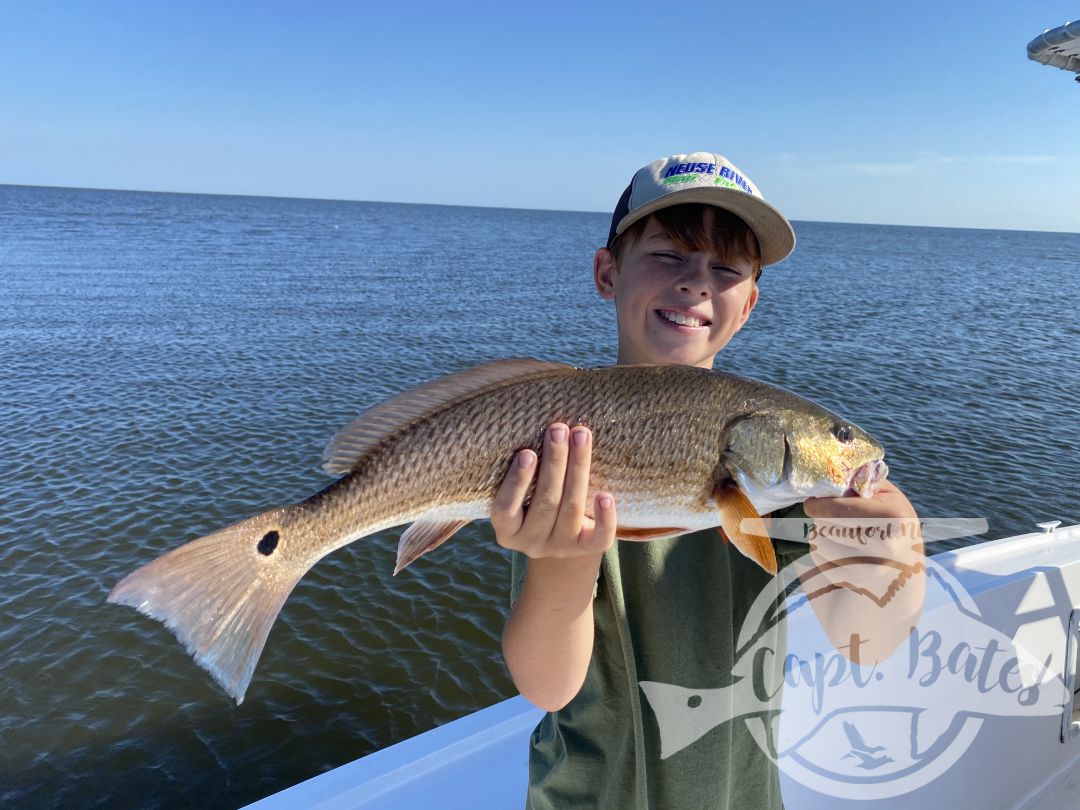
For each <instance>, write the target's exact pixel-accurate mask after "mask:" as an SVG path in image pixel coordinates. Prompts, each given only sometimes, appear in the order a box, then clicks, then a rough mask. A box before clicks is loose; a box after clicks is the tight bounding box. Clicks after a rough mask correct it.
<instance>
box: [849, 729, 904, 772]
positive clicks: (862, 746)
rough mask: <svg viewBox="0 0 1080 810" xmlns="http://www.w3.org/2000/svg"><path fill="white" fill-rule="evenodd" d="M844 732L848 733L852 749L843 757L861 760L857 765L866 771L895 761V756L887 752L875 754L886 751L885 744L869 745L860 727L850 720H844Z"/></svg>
mask: <svg viewBox="0 0 1080 810" xmlns="http://www.w3.org/2000/svg"><path fill="white" fill-rule="evenodd" d="M844 733H845V734H846V735H847V738H848V742H850V743H851V750H850V751H849V752H848V753H846V754H844V756H842V757H841V759H847V758H849V757H854V758H856V759H858V760H859V764H858V765H856V766H855V767H857V768H862V769H863V770H866V771H872V770H874V769H875V768H880V767H881V766H882V765H888V764H889V763H890V762H892V761H893V758H892V757H890V756H888V755H887V754H886V755H884V756H880V757H877V756H874V754H877V753H878V752H880V751H884V750H885V746H884V745H867V744H866V740H864V739H863V736H862V734H861V733H860V732H859V729H858V728H856V727H855V724H854V723H852V722H851V721H849V720H845V721H844Z"/></svg>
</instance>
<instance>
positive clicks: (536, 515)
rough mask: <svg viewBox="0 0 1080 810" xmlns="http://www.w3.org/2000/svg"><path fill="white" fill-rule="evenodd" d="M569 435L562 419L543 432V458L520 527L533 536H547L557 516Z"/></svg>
mask: <svg viewBox="0 0 1080 810" xmlns="http://www.w3.org/2000/svg"><path fill="white" fill-rule="evenodd" d="M569 434H570V431H569V429H568V428H567V427H566V425H564V424H562V423H561V422H556V423H555V424H553V425H552V426H551V427H549V428H548V429H547V431H546V432H545V434H544V460H543V462H542V463H541V464H540V473H539V475H538V477H537V479H536V489H535V490H534V491H533V496H532V501H531V502H530V503H529V511H528V514H527V515H526V516H525V524H524V526H523V528H525V529H527V530H528V533H529V534H530V535H531V536H533V537H547V536H548V535H550V534H551V531H552V529H553V528H554V527H555V521H556V520H557V519H558V517H559V507H560V505H561V504H562V497H563V482H564V480H565V478H566V459H567V456H568V455H569V451H570V448H569Z"/></svg>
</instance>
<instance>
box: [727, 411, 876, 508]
mask: <svg viewBox="0 0 1080 810" xmlns="http://www.w3.org/2000/svg"><path fill="white" fill-rule="evenodd" d="M807 404H808V405H812V403H807ZM884 457H885V450H884V449H883V448H882V446H881V445H880V444H879V443H878V442H877V440H875V439H874V437H873V436H871V435H870V434H869V433H867V432H866V431H865V430H863V429H862V428H860V427H859V426H858V425H855V424H853V423H851V422H849V421H847V420H846V419H843V418H841V417H839V416H837V415H835V414H833V413H831V412H829V411H827V410H825V409H824V408H821V407H819V406H816V405H814V406H813V407H797V408H777V409H769V410H762V411H756V412H754V413H751V414H749V415H747V416H744V417H742V418H739V419H738V420H736V421H735V422H734V423H733V424H732V425H731V426H730V427H729V429H728V431H727V444H726V449H725V453H724V464H725V466H726V468H727V470H728V471H729V473H730V474H731V475H732V477H733V478H734V479H735V481H736V482H737V483H738V485H739V487H740V489H742V490H743V492H744V493H745V494H746V496H747V497H748V498H749V499H750V502H751V503H753V504H754V506H755V508H757V509H758V514H762V515H763V514H767V513H768V512H771V511H773V510H776V509H782V508H784V507H785V506H790V505H791V504H795V503H800V502H802V501H804V500H806V499H807V498H822V497H835V496H840V495H845V494H847V493H849V492H854V493H856V494H858V495H862V496H864V497H869V496H870V495H872V494H873V491H874V487H875V485H876V484H877V483H878V482H879V481H882V480H884V479H885V477H886V476H887V475H888V472H889V468H888V466H887V465H886V464H885V462H884V460H883V459H884Z"/></svg>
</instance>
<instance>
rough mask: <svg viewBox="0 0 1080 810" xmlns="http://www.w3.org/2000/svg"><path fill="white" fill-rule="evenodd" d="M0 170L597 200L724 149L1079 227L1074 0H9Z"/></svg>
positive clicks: (913, 219) (783, 166) (142, 180)
mask: <svg viewBox="0 0 1080 810" xmlns="http://www.w3.org/2000/svg"><path fill="white" fill-rule="evenodd" d="M0 18H2V19H3V25H2V26H0V183H6V184H18V185H50V186H74V187H88V188H123V189H144V190H155V191H178V192H204V193H222V194H251V195H270V196H283V197H321V198H332V199H350V200H378V201H394V202H422V203H441V204H451V205H478V206H499V207H512V208H543V209H561V210H574V211H605V212H610V211H611V210H612V208H613V207H614V204H615V202H616V200H617V199H618V197H619V194H620V193H621V192H622V189H623V188H624V187H625V186H626V184H627V183H628V182H629V180H630V177H631V175H632V174H633V173H634V171H635V170H636V169H638V168H639V167H640V166H643V165H645V164H646V163H649V162H651V161H652V160H654V159H656V158H658V157H661V156H666V155H671V154H675V153H682V152H691V151H696V150H709V151H715V152H718V153H720V154H723V155H726V156H727V157H728V158H729V159H730V160H731V161H733V162H734V163H735V164H736V165H737V166H739V167H740V168H741V169H742V170H743V172H744V173H745V174H746V175H747V176H749V177H750V178H751V179H752V180H753V182H754V183H755V184H756V185H758V186H759V187H760V188H761V189H762V191H763V192H764V194H765V196H766V198H767V199H768V200H769V201H770V202H772V203H773V204H774V205H776V206H777V207H778V208H779V209H780V210H781V211H783V212H784V213H785V214H786V215H787V216H788V217H789V218H790V219H794V220H803V221H805V220H815V221H834V222H864V223H886V224H897V225H937V226H950V227H974V228H1008V229H1023V230H1050V231H1070V232H1080V193H1078V189H1080V183H1078V182H1077V179H1078V177H1080V137H1078V135H1077V133H1078V132H1080V84H1078V83H1077V82H1075V81H1074V80H1073V78H1074V74H1072V73H1067V72H1065V71H1062V70H1057V69H1055V68H1051V67H1047V66H1045V65H1041V64H1038V63H1035V62H1032V61H1030V60H1029V59H1028V58H1027V52H1026V45H1027V43H1028V42H1029V41H1030V40H1031V39H1033V38H1034V37H1036V36H1037V35H1039V34H1040V33H1042V32H1043V31H1044V30H1045V29H1047V28H1056V27H1057V26H1060V25H1063V24H1064V23H1065V22H1066V21H1068V20H1073V19H1080V0H1071V2H1048V1H1047V2H1043V1H1042V0H1023V1H1022V2H1021V0H1014V1H1013V2H1000V1H999V0H979V1H978V2H975V1H974V0H972V1H970V2H968V1H967V0H960V1H954V0H948V1H945V0H936V2H924V0H907V1H906V2H904V3H879V2H873V0H859V1H858V2H856V1H854V0H852V1H850V2H849V1H847V0H831V1H830V2H828V3H821V2H807V1H806V0H804V1H803V2H783V1H781V0H772V1H771V2H768V3H750V2H742V3H729V2H711V3H699V2H694V0H687V2H683V3H680V4H678V5H677V6H675V5H671V4H659V3H652V4H649V3H637V2H633V0H622V1H621V2H605V1H602V0H598V2H587V0H584V1H583V0H578V2H561V0H553V1H552V2H544V3H529V4H526V3H512V2H508V0H502V2H468V0H460V1H459V2H456V3H447V2H445V1H443V2H415V1H414V0H395V1H394V2H382V3H378V4H376V3H369V2H363V0H357V2H314V1H312V2H307V3H299V2H295V3H286V2H271V1H264V2H257V3H256V2H251V3H248V2H221V0H218V1H217V2H197V1H196V0H184V1H183V2H179V1H174V2H168V3H167V2H149V3H148V2H145V0H143V1H142V2H109V1H108V0H95V2H92V3H87V2H68V3H61V2H53V1H52V0H38V1H37V2H33V3H26V2H15V0H0Z"/></svg>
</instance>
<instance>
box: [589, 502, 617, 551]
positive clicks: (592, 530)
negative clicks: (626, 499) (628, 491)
mask: <svg viewBox="0 0 1080 810" xmlns="http://www.w3.org/2000/svg"><path fill="white" fill-rule="evenodd" d="M593 514H594V517H593V524H592V526H591V527H589V526H586V527H585V528H583V529H582V531H581V534H580V544H581V548H582V549H583V550H584V551H589V552H592V553H595V554H602V553H603V552H605V551H607V550H608V549H609V548H611V544H612V543H614V542H615V527H616V526H617V525H618V518H617V517H616V516H615V499H614V498H613V497H612V496H611V495H609V494H608V493H606V492H599V493H597V495H596V499H595V501H594V507H593Z"/></svg>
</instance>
